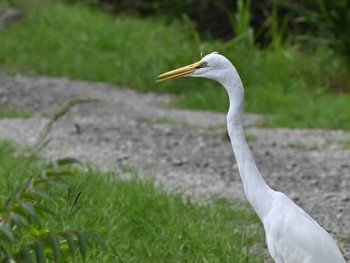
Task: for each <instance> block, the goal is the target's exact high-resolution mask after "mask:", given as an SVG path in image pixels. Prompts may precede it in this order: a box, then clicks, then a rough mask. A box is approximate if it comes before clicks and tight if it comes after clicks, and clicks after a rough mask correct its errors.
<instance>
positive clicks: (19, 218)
mask: <svg viewBox="0 0 350 263" xmlns="http://www.w3.org/2000/svg"><path fill="white" fill-rule="evenodd" d="M11 220H12V221H13V222H15V224H16V226H17V227H22V226H28V221H27V219H26V218H25V217H24V216H23V215H20V214H17V213H15V212H12V213H11Z"/></svg>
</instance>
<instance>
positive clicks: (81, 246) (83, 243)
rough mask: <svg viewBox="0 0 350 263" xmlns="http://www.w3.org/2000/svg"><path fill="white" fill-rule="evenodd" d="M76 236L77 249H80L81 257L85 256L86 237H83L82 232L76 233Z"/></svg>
mask: <svg viewBox="0 0 350 263" xmlns="http://www.w3.org/2000/svg"><path fill="white" fill-rule="evenodd" d="M77 236H78V245H79V250H80V254H81V256H82V257H83V259H85V258H86V247H87V244H86V239H85V235H84V234H83V233H77Z"/></svg>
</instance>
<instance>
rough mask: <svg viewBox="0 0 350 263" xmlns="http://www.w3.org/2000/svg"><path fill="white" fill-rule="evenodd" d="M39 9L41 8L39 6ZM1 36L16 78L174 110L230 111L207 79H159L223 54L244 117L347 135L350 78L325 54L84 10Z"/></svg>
mask: <svg viewBox="0 0 350 263" xmlns="http://www.w3.org/2000/svg"><path fill="white" fill-rule="evenodd" d="M39 2H40V1H39ZM30 10H31V11H30V12H29V13H28V14H27V18H26V19H25V20H24V21H23V22H21V23H18V24H16V25H13V26H11V27H10V28H8V29H6V30H2V31H0V39H1V41H0V68H1V69H2V70H3V71H6V72H9V73H13V72H22V73H25V74H33V75H49V76H67V77H70V78H72V79H83V80H88V81H104V82H109V83H114V84H119V85H123V86H126V87H130V88H134V89H137V90H140V91H157V92H171V93H175V94H179V95H180V96H179V98H178V99H176V100H175V101H174V102H173V104H172V105H173V106H175V107H181V108H190V109H201V110H211V111H220V112H225V111H226V110H227V108H228V99H227V95H226V93H225V91H224V89H223V88H221V87H219V85H218V84H216V83H214V82H213V81H209V80H203V79H202V80H201V79H181V80H177V81H173V82H169V83H165V84H164V85H159V84H155V83H154V78H155V77H156V76H157V75H158V74H160V73H162V72H164V71H167V70H170V69H173V68H175V67H179V66H182V65H185V64H188V63H191V62H193V61H196V60H198V59H199V55H200V53H201V51H203V52H204V53H208V52H211V51H214V50H216V51H219V52H220V53H222V54H224V55H226V56H227V57H228V58H230V59H231V60H232V61H233V63H234V64H235V65H236V67H237V69H238V72H239V73H240V75H241V77H242V80H243V83H244V85H245V88H246V111H247V112H252V113H259V114H264V115H265V116H266V119H267V121H266V122H265V125H266V126H269V127H276V126H278V127H293V128H294V127H298V128H330V129H338V128H342V129H350V115H349V114H348V111H347V110H345V109H347V108H348V107H349V101H350V95H349V93H342V92H343V91H346V90H349V89H350V88H349V87H350V76H349V74H348V72H347V71H346V68H345V67H344V66H343V64H342V58H339V57H337V56H335V55H334V54H333V53H332V51H331V50H329V49H327V48H319V49H317V50H315V51H313V52H306V51H303V50H302V48H300V46H295V47H293V46H289V45H286V46H284V47H283V49H280V50H272V49H263V50H260V49H257V48H255V47H247V46H243V45H241V44H239V42H238V43H235V42H226V43H222V42H218V41H211V42H209V41H202V40H201V39H200V37H199V36H198V34H197V33H196V32H194V31H193V26H192V25H189V22H188V20H184V21H179V22H175V23H167V22H165V21H164V20H162V19H160V18H158V19H139V18H135V17H128V16H124V15H121V16H117V17H114V18H112V17H110V16H108V15H105V14H102V13H100V12H98V11H96V10H95V11H94V10H91V9H87V8H85V7H82V6H65V5H62V4H50V5H45V6H44V5H38V7H37V8H31V9H30Z"/></svg>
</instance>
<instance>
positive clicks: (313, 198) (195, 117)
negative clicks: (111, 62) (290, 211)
mask: <svg viewBox="0 0 350 263" xmlns="http://www.w3.org/2000/svg"><path fill="white" fill-rule="evenodd" d="M76 95H92V96H96V97H99V98H102V99H104V100H105V102H104V103H91V104H86V105H80V106H78V107H76V108H74V109H73V110H72V111H71V112H70V114H69V116H67V117H66V118H65V119H64V120H62V121H60V122H58V123H57V124H56V125H55V128H54V133H53V140H52V142H51V144H50V146H49V147H48V149H47V150H46V151H45V155H46V156H47V157H48V158H56V157H67V156H70V157H76V158H78V159H80V160H82V161H85V162H90V163H92V164H94V165H96V166H97V167H99V168H101V169H106V170H114V171H116V172H122V174H123V175H124V176H125V175H126V176H127V173H132V172H133V171H134V170H135V169H136V170H137V173H138V175H139V176H141V177H147V176H152V177H154V178H155V180H156V182H157V183H161V184H163V185H164V186H165V187H166V188H167V189H168V190H169V191H182V192H184V193H185V194H187V195H190V196H193V197H194V198H205V197H207V196H213V195H216V196H222V197H227V198H233V199H235V200H237V201H243V202H245V196H244V193H243V187H242V184H241V181H240V179H239V175H238V171H237V167H236V165H235V161H234V156H233V153H232V149H231V145H230V143H229V140H228V137H227V135H226V129H225V123H226V116H225V114H216V113H208V112H194V111H186V110H175V109H170V108H168V107H167V104H168V103H169V101H170V100H171V97H170V96H166V95H157V94H152V93H147V94H140V93H136V92H133V91H130V90H127V89H123V88H120V87H115V86H112V85H108V84H102V83H86V82H80V81H70V80H67V79H53V78H29V77H23V76H17V77H5V76H1V75H0V105H5V106H7V107H14V108H23V109H27V110H30V111H31V112H33V116H32V117H31V118H28V119H0V138H10V139H12V140H14V141H16V142H18V143H20V144H26V145H30V144H33V143H34V142H35V139H36V137H37V135H38V133H39V131H40V130H41V129H42V127H43V126H44V125H45V124H46V123H47V121H48V117H47V116H50V114H52V113H53V111H54V110H55V109H56V108H57V107H58V106H59V105H61V104H62V103H63V102H65V101H66V99H68V98H70V97H72V96H76ZM261 119H262V118H261V117H260V116H256V115H250V114H247V115H246V116H245V124H246V134H247V136H248V138H249V144H250V146H251V149H252V151H253V154H254V157H255V160H256V162H257V165H258V167H259V169H260V171H261V173H262V175H263V176H264V178H265V179H266V181H267V183H268V184H269V185H270V186H271V187H272V188H273V189H275V190H279V191H281V192H284V193H285V194H287V195H288V196H289V197H291V198H292V199H293V200H294V201H295V202H296V203H297V204H299V205H300V206H301V207H302V208H303V209H304V210H305V211H306V212H308V213H309V214H310V215H311V216H312V217H313V218H315V219H316V221H318V222H319V223H320V224H321V225H322V226H323V227H324V228H326V229H327V230H328V231H329V232H330V233H331V234H332V235H333V236H334V237H335V238H336V239H337V241H338V243H339V245H340V247H341V249H342V251H343V253H344V255H345V257H346V258H347V261H348V262H350V191H349V190H350V147H348V146H347V147H346V146H345V142H346V141H349V140H350V133H349V132H344V131H325V130H292V129H266V128H260V127H259V123H260V122H261Z"/></svg>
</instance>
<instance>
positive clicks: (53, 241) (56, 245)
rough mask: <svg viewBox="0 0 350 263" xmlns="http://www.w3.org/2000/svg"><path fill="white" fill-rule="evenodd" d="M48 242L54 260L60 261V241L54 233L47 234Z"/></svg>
mask: <svg viewBox="0 0 350 263" xmlns="http://www.w3.org/2000/svg"><path fill="white" fill-rule="evenodd" d="M49 242H50V245H51V247H52V251H53V256H54V258H55V262H60V260H61V249H60V241H59V239H58V237H57V236H56V235H55V234H50V235H49Z"/></svg>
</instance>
